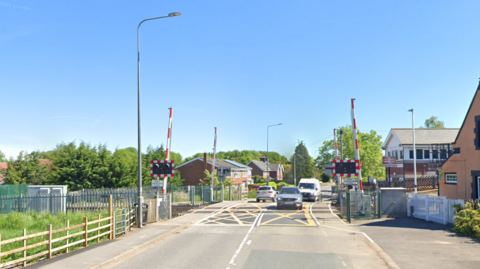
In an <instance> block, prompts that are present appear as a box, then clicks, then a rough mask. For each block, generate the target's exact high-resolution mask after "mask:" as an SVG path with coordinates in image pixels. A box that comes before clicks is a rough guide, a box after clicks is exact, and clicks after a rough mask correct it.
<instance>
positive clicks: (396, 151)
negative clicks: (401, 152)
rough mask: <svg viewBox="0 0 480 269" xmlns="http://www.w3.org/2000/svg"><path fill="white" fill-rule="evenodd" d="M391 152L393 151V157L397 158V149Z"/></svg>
mask: <svg viewBox="0 0 480 269" xmlns="http://www.w3.org/2000/svg"><path fill="white" fill-rule="evenodd" d="M393 153H395V158H397V159H398V151H397V150H395V151H394V152H393Z"/></svg>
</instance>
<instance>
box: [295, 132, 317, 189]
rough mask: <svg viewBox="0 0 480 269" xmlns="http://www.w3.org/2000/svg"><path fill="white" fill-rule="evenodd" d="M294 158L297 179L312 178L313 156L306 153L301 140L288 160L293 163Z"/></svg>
mask: <svg viewBox="0 0 480 269" xmlns="http://www.w3.org/2000/svg"><path fill="white" fill-rule="evenodd" d="M294 159H295V174H296V178H297V180H298V179H300V178H313V174H314V170H313V158H312V157H311V156H310V155H308V150H307V147H305V144H304V143H303V141H300V143H299V144H298V145H297V146H296V147H295V153H294V155H292V157H291V158H290V162H291V163H292V164H293V163H294Z"/></svg>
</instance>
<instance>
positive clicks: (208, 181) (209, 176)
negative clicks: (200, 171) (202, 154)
mask: <svg viewBox="0 0 480 269" xmlns="http://www.w3.org/2000/svg"><path fill="white" fill-rule="evenodd" d="M198 185H202V186H210V185H212V173H210V171H208V170H207V169H205V177H204V178H202V179H200V183H199V184H198ZM218 185H220V181H219V180H218V176H217V170H215V173H214V175H213V186H218Z"/></svg>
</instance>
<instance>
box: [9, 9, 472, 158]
mask: <svg viewBox="0 0 480 269" xmlns="http://www.w3.org/2000/svg"><path fill="white" fill-rule="evenodd" d="M173 11H178V12H181V13H182V15H181V16H180V17H174V18H167V19H160V20H154V21H148V22H146V23H144V24H143V25H142V27H141V35H140V36H141V38H140V39H141V40H140V48H141V50H140V51H141V94H142V97H141V102H142V103H141V111H142V148H143V149H145V148H146V147H147V146H148V145H153V146H158V145H160V144H162V143H163V144H165V143H166V138H167V126H168V108H169V107H173V109H174V111H173V118H174V119H173V122H174V123H173V136H172V150H173V151H175V152H178V153H180V154H182V156H183V157H188V156H191V155H193V154H195V153H197V152H204V151H209V152H211V151H212V147H213V136H214V127H218V143H217V146H218V147H217V151H228V150H235V149H238V150H246V149H248V150H266V144H267V143H266V141H267V126H268V125H271V124H276V123H279V122H281V123H283V125H282V126H279V127H272V128H270V136H269V149H270V150H271V151H277V152H279V153H281V154H283V155H285V156H287V157H289V156H290V155H291V154H292V152H293V147H294V143H295V142H296V141H297V140H303V141H304V142H305V143H306V145H307V148H308V150H309V152H310V154H311V155H315V151H316V149H317V148H318V147H319V146H321V145H322V143H323V141H324V140H329V139H332V137H333V135H332V133H333V129H334V128H337V127H340V126H346V125H348V124H351V120H350V99H351V98H356V101H355V105H356V114H357V124H358V128H359V130H360V131H370V130H376V131H377V132H378V133H379V134H380V135H381V136H382V137H383V138H385V137H386V135H387V134H388V131H389V130H390V129H391V128H401V127H405V128H407V127H411V114H410V113H409V112H408V111H407V110H408V109H410V108H414V109H415V121H416V122H415V123H416V124H415V125H416V126H417V127H418V126H421V125H422V124H423V123H424V121H425V119H427V118H429V117H430V116H432V115H434V116H437V117H438V119H439V120H442V121H444V122H445V126H446V127H449V128H459V127H460V126H461V124H462V121H463V119H464V117H465V113H466V112H467V109H468V106H469V104H470V102H471V99H472V97H473V94H474V92H475V89H476V87H477V85H478V78H479V76H480V66H479V63H480V33H479V32H480V30H479V25H480V16H478V14H479V12H480V1H478V0H471V1H468V0H462V1H441V0H430V1H427V0H422V1H418V0H411V1H407V0H402V1H384V0H378V1H354V0H345V1H321V0H298V1H278V0H275V1H273V0H262V1H258V0H165V1H118V0H116V1H84V0H83V1H78V0H76V1H73V0H69V1H57V0H54V1H17V0H0V74H1V75H0V108H1V111H2V120H1V122H0V151H2V152H3V153H5V155H6V156H7V157H16V156H17V154H18V152H19V151H21V150H24V151H28V152H30V151H33V150H51V149H53V148H54V147H55V146H56V145H57V144H58V143H60V142H62V141H63V142H71V141H73V140H76V141H81V140H82V141H85V142H89V143H91V144H92V145H98V144H100V143H102V144H103V143H106V144H107V145H108V147H109V149H111V150H112V151H113V150H115V148H125V147H137V66H136V64H137V54H136V51H137V47H136V45H137V39H136V31H137V26H138V24H139V22H140V21H141V20H143V19H146V18H150V17H157V16H162V15H166V14H168V13H169V12H173Z"/></svg>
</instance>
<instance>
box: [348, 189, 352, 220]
mask: <svg viewBox="0 0 480 269" xmlns="http://www.w3.org/2000/svg"><path fill="white" fill-rule="evenodd" d="M347 221H348V223H352V212H351V205H350V192H349V191H347Z"/></svg>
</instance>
